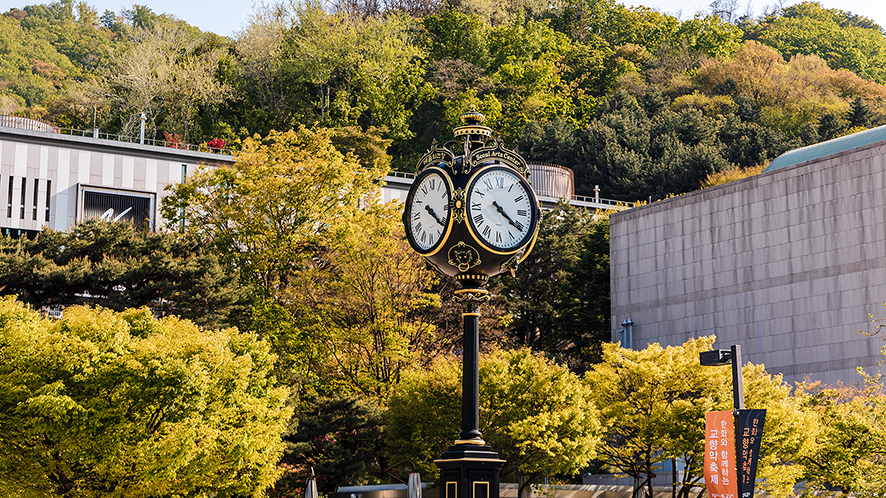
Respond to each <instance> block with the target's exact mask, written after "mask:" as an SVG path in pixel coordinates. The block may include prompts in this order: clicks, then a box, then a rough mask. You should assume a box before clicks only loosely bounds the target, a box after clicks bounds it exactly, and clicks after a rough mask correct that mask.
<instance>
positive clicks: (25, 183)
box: [19, 177, 28, 219]
mask: <svg viewBox="0 0 886 498" xmlns="http://www.w3.org/2000/svg"><path fill="white" fill-rule="evenodd" d="M27 190H28V179H27V178H24V177H22V195H21V197H22V207H21V214H20V215H19V218H21V219H25V195H26V193H27Z"/></svg>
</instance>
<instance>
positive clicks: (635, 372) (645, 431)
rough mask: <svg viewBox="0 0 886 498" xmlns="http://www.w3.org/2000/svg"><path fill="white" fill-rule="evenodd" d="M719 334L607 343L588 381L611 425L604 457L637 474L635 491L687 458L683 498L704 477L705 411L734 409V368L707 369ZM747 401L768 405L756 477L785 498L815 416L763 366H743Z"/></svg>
mask: <svg viewBox="0 0 886 498" xmlns="http://www.w3.org/2000/svg"><path fill="white" fill-rule="evenodd" d="M714 340H715V337H714V336H709V337H702V338H698V339H690V340H689V341H687V342H686V343H684V344H683V345H682V346H669V347H666V348H663V347H661V346H660V345H659V344H651V345H649V346H648V347H646V348H645V349H643V350H631V349H624V348H620V347H618V346H617V345H616V344H604V348H603V362H602V363H601V364H599V365H597V366H595V368H594V369H593V370H592V371H591V372H589V373H588V374H587V375H586V377H585V381H586V382H587V383H588V385H589V386H590V388H591V392H592V393H593V398H594V401H595V403H596V404H597V406H599V407H600V410H601V415H602V419H603V420H604V421H605V424H606V427H605V431H604V434H605V435H604V439H603V444H601V445H600V448H599V451H598V453H599V455H600V459H601V460H602V461H603V462H604V463H605V464H606V466H607V467H608V468H609V469H611V470H613V471H615V473H618V474H623V475H628V476H631V477H634V479H635V493H639V492H641V490H642V488H644V487H645V494H646V496H652V481H651V476H652V474H653V473H654V470H655V468H656V466H657V465H658V464H660V463H661V462H664V461H665V460H668V459H673V460H678V459H679V460H681V461H682V462H683V464H684V465H685V470H684V472H683V475H682V477H681V479H680V482H681V483H682V490H681V492H680V494H681V495H682V496H688V493H689V488H690V487H692V486H693V485H695V484H697V483H698V482H700V481H701V479H702V465H703V464H704V414H705V412H708V411H713V410H728V409H730V408H731V407H732V389H731V380H730V374H729V369H725V368H711V367H702V366H701V365H700V364H699V360H698V354H699V353H700V352H701V351H706V350H709V349H711V346H712V345H713V344H714ZM742 375H743V377H744V382H745V399H746V404H747V406H748V407H752V408H765V409H766V410H767V416H766V428H765V430H764V436H763V447H762V450H761V461H760V469H759V471H758V476H759V477H760V478H761V479H763V480H764V482H763V484H762V485H761V487H765V488H766V489H767V490H768V491H770V493H772V494H773V495H776V496H784V495H785V494H786V493H788V492H790V490H791V489H792V487H793V485H794V484H795V483H796V482H797V481H798V480H799V479H800V478H801V477H802V473H803V468H802V466H801V465H799V464H800V460H801V458H802V455H804V454H805V452H806V451H808V449H809V447H810V446H809V445H810V444H811V437H812V435H811V433H810V432H809V430H808V427H809V426H810V424H811V423H812V419H811V418H810V417H809V416H808V414H807V413H806V412H805V411H804V410H802V408H801V406H800V403H799V402H798V400H796V399H794V398H793V397H791V396H790V392H791V388H790V386H788V385H786V384H784V383H783V382H782V380H781V377H780V376H770V375H769V374H767V373H766V371H765V370H764V369H763V367H762V365H751V364H747V365H745V367H744V368H743V373H742Z"/></svg>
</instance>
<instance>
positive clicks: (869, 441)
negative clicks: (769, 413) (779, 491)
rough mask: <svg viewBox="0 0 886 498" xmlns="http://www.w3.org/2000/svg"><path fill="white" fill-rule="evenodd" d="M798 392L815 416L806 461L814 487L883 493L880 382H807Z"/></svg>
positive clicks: (885, 436)
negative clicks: (811, 443)
mask: <svg viewBox="0 0 886 498" xmlns="http://www.w3.org/2000/svg"><path fill="white" fill-rule="evenodd" d="M798 390H800V391H801V392H803V394H804V395H805V396H806V406H807V407H808V408H809V409H810V411H811V412H812V413H813V414H814V416H815V418H816V422H817V423H816V424H815V426H814V427H815V428H816V429H818V430H817V432H816V435H815V445H814V449H813V451H811V452H810V453H809V454H808V455H807V456H806V459H805V462H804V464H805V467H806V479H807V480H808V482H809V483H810V484H811V485H812V486H813V487H814V489H836V490H839V491H840V492H841V494H842V496H849V495H850V493H851V494H853V495H856V496H880V495H881V494H882V492H883V490H884V489H886V479H884V477H883V474H882V472H880V469H882V468H883V465H886V451H884V448H886V426H884V425H883V422H882V420H883V417H884V415H886V395H884V393H883V386H882V384H881V383H880V380H879V378H871V377H867V378H866V383H865V386H864V387H861V388H859V387H853V386H842V385H837V386H823V385H821V384H820V383H818V382H805V383H802V384H800V385H799V386H798Z"/></svg>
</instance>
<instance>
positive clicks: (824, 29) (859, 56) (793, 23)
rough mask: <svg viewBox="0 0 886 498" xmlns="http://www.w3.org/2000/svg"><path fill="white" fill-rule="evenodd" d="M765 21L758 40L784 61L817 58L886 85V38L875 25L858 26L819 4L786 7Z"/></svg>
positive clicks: (841, 14) (854, 20) (851, 19)
mask: <svg viewBox="0 0 886 498" xmlns="http://www.w3.org/2000/svg"><path fill="white" fill-rule="evenodd" d="M779 14H780V15H777V14H776V15H773V16H771V18H770V19H766V23H765V26H763V29H761V31H760V32H759V34H758V37H757V39H758V40H759V41H761V42H762V43H765V44H767V45H769V46H771V47H773V48H774V49H776V50H778V51H779V52H780V53H781V54H782V55H783V56H784V57H786V58H790V57H792V56H793V55H795V54H806V55H811V54H814V55H817V56H819V57H821V58H822V59H824V60H825V61H827V63H828V66H830V67H831V68H832V69H848V70H850V71H852V72H854V73H855V74H857V75H859V76H862V77H865V78H871V79H873V80H875V81H877V82H878V83H881V84H884V83H886V37H884V36H883V31H882V28H881V27H880V26H877V25H876V24H875V23H873V22H870V23H859V22H858V20H857V19H853V18H852V16H851V15H850V14H849V13H847V12H844V11H842V10H839V9H825V8H824V7H822V5H821V4H820V3H818V2H809V1H806V2H801V3H799V4H797V5H792V6H790V7H786V8H785V9H783V10H782V11H781V12H780V13H779Z"/></svg>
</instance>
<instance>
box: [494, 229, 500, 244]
mask: <svg viewBox="0 0 886 498" xmlns="http://www.w3.org/2000/svg"><path fill="white" fill-rule="evenodd" d="M495 241H496V242H498V243H499V244H501V232H495Z"/></svg>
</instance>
